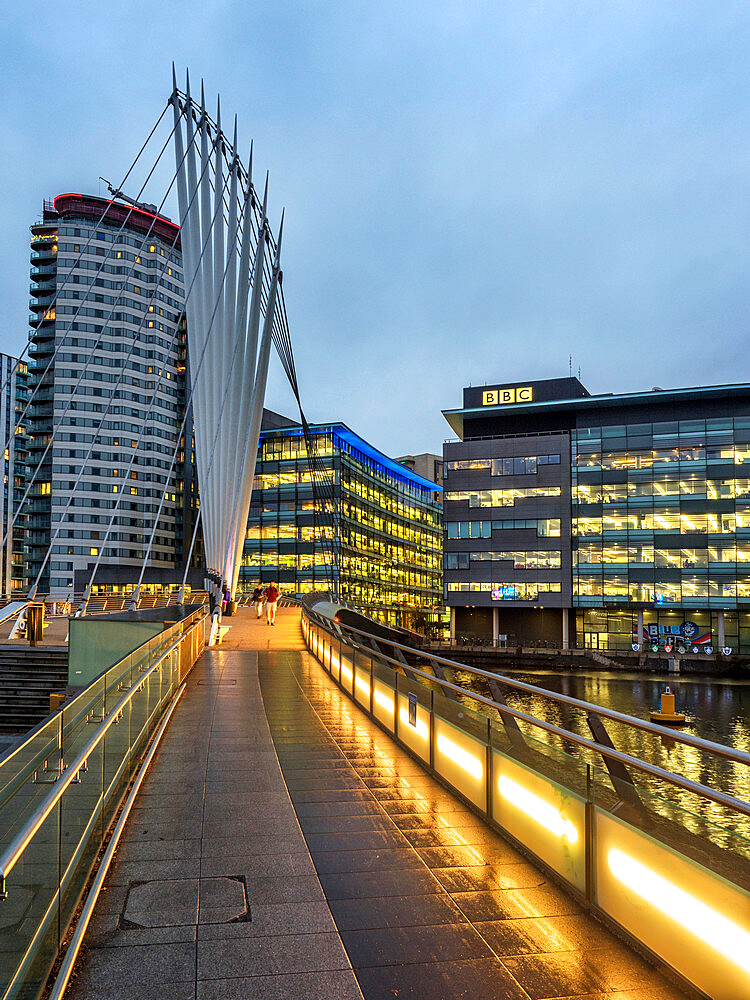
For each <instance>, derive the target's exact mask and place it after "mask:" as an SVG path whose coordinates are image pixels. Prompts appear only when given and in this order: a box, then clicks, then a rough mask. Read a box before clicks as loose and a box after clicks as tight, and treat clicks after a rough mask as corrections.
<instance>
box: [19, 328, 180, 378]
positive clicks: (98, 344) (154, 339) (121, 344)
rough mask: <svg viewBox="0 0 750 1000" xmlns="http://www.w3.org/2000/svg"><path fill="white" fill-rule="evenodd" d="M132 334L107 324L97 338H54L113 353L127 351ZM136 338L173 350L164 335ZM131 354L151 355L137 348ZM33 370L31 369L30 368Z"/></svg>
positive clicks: (57, 341)
mask: <svg viewBox="0 0 750 1000" xmlns="http://www.w3.org/2000/svg"><path fill="white" fill-rule="evenodd" d="M115 338H122V339H121V340H116V339H115ZM133 340H134V336H133V330H118V329H116V328H114V327H111V326H107V327H104V328H103V332H102V336H101V338H99V339H97V340H91V339H90V338H89V337H70V336H68V335H66V336H64V337H58V338H57V339H56V343H57V346H61V345H63V344H65V345H66V346H69V347H83V348H87V349H88V350H89V351H90V352H93V351H94V350H96V352H97V353H98V352H99V351H112V352H113V353H117V352H118V351H119V352H120V353H124V352H127V351H128V350H129V349H130V345H131V344H132V343H133ZM138 340H139V341H141V343H145V344H155V345H156V346H157V347H162V348H163V349H164V350H165V351H169V352H170V353H171V352H172V351H173V350H174V340H167V339H166V338H164V337H160V336H159V335H158V334H156V333H149V334H147V335H146V336H145V337H144V336H139V337H138ZM133 354H137V355H139V356H140V357H147V358H150V357H152V354H151V353H144V352H143V351H141V350H140V349H139V348H135V350H134V351H133ZM153 356H154V357H156V358H157V360H158V359H159V355H158V354H154V355H153ZM32 370H33V369H32Z"/></svg>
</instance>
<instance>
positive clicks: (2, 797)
mask: <svg viewBox="0 0 750 1000" xmlns="http://www.w3.org/2000/svg"><path fill="white" fill-rule="evenodd" d="M199 614H200V611H199V610H196V611H193V612H191V614H190V615H189V617H188V618H186V619H184V622H183V624H186V625H187V631H186V632H184V633H183V635H184V634H187V632H189V631H190V630H191V629H192V628H193V627H194V625H195V624H196V621H195V619H194V616H195V615H199ZM152 641H153V637H152V638H151V639H146V640H145V642H142V643H141V645H140V646H136V648H135V649H134V650H132V651H131V652H130V653H128V656H135V655H136V654H137V653H139V652H140V651H141V650H143V649H144V648H145V647H146V646H148V645H149V643H151V642H152ZM126 659H127V657H123V659H122V660H120V661H119V662H118V663H113V664H112V666H111V667H107V668H106V669H105V670H103V671H102V673H101V674H99V676H98V677H95V678H94V680H93V681H92V682H91V683H92V684H94V683H95V682H96V681H97V680H99V678H100V677H102V676H104V674H108V673H109V672H110V671H111V670H114V669H115V668H116V667H118V666H119V665H120V664H122V663H123V662H124V661H125V660H126ZM76 697H79V696H78V695H77V696H76ZM49 722H50V720H49V719H47V720H42V722H41V723H39V726H38V727H36V728H35V729H34V730H32V732H31V734H30V735H29V736H28V737H27V739H25V740H24V742H23V743H20V744H19V745H18V746H17V747H15V748H14V749H13V750H12V751H10V753H9V754H8V755H7V757H6V758H5V759H4V760H3V767H7V765H8V764H9V762H10V761H11V760H12V759H13V757H16V756H18V755H19V754H20V753H21V752H22V751H23V750H24V749H25V748H26V747H28V746H29V744H30V743H32V742H33V741H34V740H35V739H38V737H39V734H40V732H41V731H42V729H43V728H44V726H46V725H48V724H49ZM68 726H69V724H67V723H66V728H67V727H68ZM64 732H65V730H64V731H63V733H64ZM52 738H53V737H52V736H51V735H50V739H52ZM55 749H59V747H56V748H55ZM46 753H47V751H46V748H42V749H41V750H39V751H38V752H37V753H36V754H35V755H34V757H32V758H30V759H29V760H28V761H26V763H25V764H24V765H23V767H22V768H21V770H20V771H18V772H17V773H16V774H15V775H14V776H13V777H12V778H11V779H9V780H8V782H7V783H6V784H5V785H3V786H2V787H0V808H2V806H3V805H4V804H5V802H6V801H8V800H9V799H10V798H12V796H13V795H14V794H15V790H14V791H13V792H11V794H9V795H7V794H5V792H6V789H7V788H8V787H9V786H10V785H11V784H12V783H15V782H16V781H17V780H18V778H19V777H20V776H21V775H25V777H23V779H22V782H21V784H22V785H23V784H24V783H25V782H26V781H27V780H28V776H29V775H30V774H32V773H33V772H34V771H35V770H37V769H38V765H39V764H40V763H41V762H42V761H43V760H45V755H46Z"/></svg>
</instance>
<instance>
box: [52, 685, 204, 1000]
mask: <svg viewBox="0 0 750 1000" xmlns="http://www.w3.org/2000/svg"><path fill="white" fill-rule="evenodd" d="M186 687H187V685H186V684H182V685H181V686H180V687H179V688H178V689H177V693H176V694H175V696H174V698H173V699H172V701H171V702H170V705H169V708H168V709H167V711H166V712H165V713H164V718H163V719H162V721H161V724H160V726H159V728H158V730H157V732H156V735H155V736H154V738H153V741H152V743H151V748H150V749H149V751H148V754H147V755H146V759H145V760H144V761H143V764H142V765H141V767H140V769H139V771H138V775H137V777H136V779H135V781H134V782H133V786H132V788H131V789H130V792H129V794H128V797H127V799H126V800H125V805H124V806H123V808H122V812H121V813H120V817H119V819H118V820H117V825H116V826H115V829H114V831H113V833H112V837H111V839H110V842H109V844H108V845H107V849H106V851H105V852H104V857H103V858H102V860H101V863H100V865H99V870H98V871H97V873H96V876H95V878H94V881H93V883H92V885H91V889H90V890H89V893H88V895H87V897H86V902H85V903H84V904H83V909H82V911H81V915H80V917H79V918H78V923H77V924H76V928H75V931H74V932H73V937H72V939H71V941H70V944H69V945H68V949H67V951H66V952H65V958H64V959H63V963H62V966H61V967H60V971H59V972H58V974H57V979H56V980H55V985H54V986H53V988H52V992H51V993H50V1000H59V998H61V997H62V996H63V994H64V993H65V988H66V987H67V985H68V982H69V981H70V977H71V975H72V973H73V966H74V965H75V961H76V959H77V958H78V953H79V951H80V949H81V945H82V944H83V938H84V935H85V933H86V930H87V928H88V925H89V922H90V920H91V916H92V914H93V912H94V907H95V906H96V901H97V899H98V898H99V893H100V892H101V889H102V886H103V885H104V880H105V878H106V876H107V872H108V871H109V866H110V864H111V863H112V858H113V857H114V855H115V851H116V850H117V847H118V844H119V842H120V837H121V836H122V831H123V830H124V829H125V824H126V823H127V821H128V817H129V815H130V811H131V809H132V807H133V803H134V802H135V799H136V796H137V795H138V792H139V790H140V787H141V784H142V783H143V779H144V778H145V776H146V772H147V771H148V769H149V766H150V764H151V761H152V760H153V758H154V755H155V754H156V751H157V750H158V748H159V743H160V742H161V738H162V736H163V735H164V731H165V729H166V728H167V725H168V724H169V720H170V719H171V717H172V713H173V712H174V710H175V708H176V707H177V702H178V701H179V700H180V698H181V697H182V695H183V693H184V691H185V688H186Z"/></svg>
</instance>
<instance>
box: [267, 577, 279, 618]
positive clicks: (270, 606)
mask: <svg viewBox="0 0 750 1000" xmlns="http://www.w3.org/2000/svg"><path fill="white" fill-rule="evenodd" d="M265 595H266V621H267V622H268V624H269V625H275V624H276V605H277V603H278V600H279V592H278V590H277V589H276V584H275V583H269V585H268V586H267V587H266V589H265Z"/></svg>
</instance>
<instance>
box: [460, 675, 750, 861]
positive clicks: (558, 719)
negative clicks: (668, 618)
mask: <svg viewBox="0 0 750 1000" xmlns="http://www.w3.org/2000/svg"><path fill="white" fill-rule="evenodd" d="M507 674H508V676H509V677H512V678H513V679H515V680H521V681H525V682H526V683H529V684H533V685H534V686H536V687H538V688H539V689H540V693H539V694H538V695H537V694H533V693H529V692H519V691H515V690H513V689H512V688H509V687H507V686H503V693H504V696H505V699H506V702H507V704H508V705H509V706H510V707H512V708H516V709H518V710H520V711H523V712H526V713H528V714H529V715H533V716H535V717H537V718H540V719H544V720H546V721H548V722H552V723H554V724H555V725H557V726H560V727H562V728H564V729H568V730H569V731H570V732H573V733H576V734H577V735H580V736H585V737H587V738H589V739H590V738H591V731H590V730H589V727H588V723H587V721H586V715H585V713H583V712H581V711H579V710H578V709H575V708H572V707H570V706H568V705H561V704H559V703H555V702H552V701H549V700H548V699H547V698H545V697H544V695H543V694H542V689H545V688H546V689H547V690H550V691H555V692H559V693H561V694H565V695H569V696H570V697H573V698H579V699H581V700H582V701H589V702H593V703H594V704H598V705H603V706H606V707H607V708H611V709H614V710H616V711H618V712H623V713H625V714H627V715H634V716H637V717H639V718H641V719H648V718H649V713H650V712H651V711H652V710H653V709H656V708H658V707H659V696H660V694H661V693H662V692H663V691H664V689H665V687H666V685H667V684H668V685H669V686H670V687H671V688H672V690H673V691H674V692H675V693H676V701H677V711H681V712H684V713H685V715H686V716H687V725H685V726H684V727H682V728H681V730H680V731H682V732H688V733H692V734H694V735H696V736H700V737H702V738H704V739H708V740H712V741H714V742H716V743H723V744H725V745H728V746H732V747H735V748H737V749H740V750H745V751H749V752H750V682H749V681H731V680H722V681H714V680H710V679H704V678H689V679H687V678H679V677H675V676H674V675H673V674H671V675H667V674H659V675H648V676H644V675H643V674H635V673H633V674H631V673H605V672H601V673H598V672H596V673H594V672H591V673H565V674H561V673H556V672H554V671H544V670H539V671H528V670H522V671H507ZM455 678H456V683H458V684H460V685H461V686H462V687H465V688H467V689H468V690H471V691H476V692H477V693H479V694H484V695H487V694H489V692H488V689H487V687H486V682H485V681H484V680H482V679H481V678H477V677H476V676H474V675H473V674H470V673H468V672H465V671H456V672H455ZM461 700H462V701H465V702H466V704H467V706H470V707H472V708H474V709H475V710H476V709H478V705H477V703H476V702H472V701H471V699H469V698H467V697H466V696H461ZM487 712H488V714H490V715H492V714H494V713H493V711H492V710H491V709H488V710H487ZM605 725H606V729H607V731H608V733H609V735H610V736H611V738H612V741H613V742H614V744H615V746H616V747H617V749H618V750H622V751H624V752H625V753H628V754H631V755H632V756H634V757H638V758H640V759H641V760H645V761H648V762H650V763H653V764H658V765H659V766H660V767H663V768H665V769H667V770H669V771H672V772H675V773H678V774H680V775H682V776H684V777H686V778H689V779H690V780H691V781H695V782H698V783H700V784H702V785H708V786H709V787H712V788H716V789H721V790H722V791H725V792H728V793H729V794H731V795H734V796H736V797H737V798H739V799H744V800H745V801H750V773H749V769H748V768H747V767H746V766H745V765H742V764H738V763H735V762H732V761H724V760H721V759H719V758H716V757H714V756H712V755H709V754H706V753H703V752H702V751H700V750H697V749H694V748H693V747H688V746H685V745H684V744H681V743H679V742H677V741H676V740H674V739H672V738H670V737H663V738H662V737H658V736H653V735H651V734H648V733H644V732H642V731H640V730H637V729H633V728H631V727H629V726H626V725H622V724H620V723H616V722H611V721H610V720H605ZM521 728H522V729H523V730H524V731H525V732H526V733H527V734H528V735H530V736H533V737H534V739H535V740H541V741H542V742H543V743H547V744H550V745H553V746H555V747H557V748H558V749H561V750H564V751H565V752H566V753H568V754H570V755H571V756H573V757H578V758H579V759H583V760H585V761H586V762H587V763H590V764H593V765H596V766H599V767H601V764H602V761H601V758H600V757H598V755H592V754H590V753H589V752H588V751H587V750H586V749H585V748H580V747H578V746H577V745H576V744H574V743H571V742H570V741H569V740H560V739H558V738H557V737H555V736H553V735H550V734H547V733H544V732H543V731H542V730H540V729H535V728H531V727H528V726H526V725H525V724H524V723H521ZM596 780H597V781H598V782H600V783H606V784H607V786H608V788H611V785H610V784H609V782H608V779H607V778H606V776H605V775H602V776H601V777H599V776H597V779H596ZM636 780H637V783H638V784H639V785H641V786H642V789H643V793H644V795H645V797H646V799H647V801H648V803H649V808H650V809H653V810H654V811H655V812H657V813H659V814H660V815H662V816H665V817H666V816H669V818H672V819H675V820H676V821H679V822H680V824H681V825H683V826H684V827H686V828H687V829H688V830H690V831H692V832H693V833H696V834H698V835H699V836H701V837H708V838H709V839H711V840H712V841H714V842H716V843H721V844H722V845H723V846H725V847H731V849H733V850H736V851H737V852H738V853H739V854H741V855H743V856H747V855H749V854H750V817H743V816H739V815H738V814H736V813H735V812H733V811H732V812H730V811H728V810H726V809H724V808H723V807H722V806H719V805H717V804H715V803H712V802H709V801H707V800H705V799H702V798H700V797H698V796H694V795H692V794H690V793H688V792H683V791H682V790H681V789H678V788H675V787H674V786H670V785H668V784H666V783H665V782H661V781H658V780H655V779H651V778H645V777H643V776H641V777H638V778H637V779H636ZM675 806H677V807H679V813H678V810H677V809H675ZM711 824H718V826H719V827H720V828H721V829H717V828H715V827H713V826H712V825H711ZM740 838H741V839H742V840H743V841H744V838H747V842H744V843H740Z"/></svg>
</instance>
